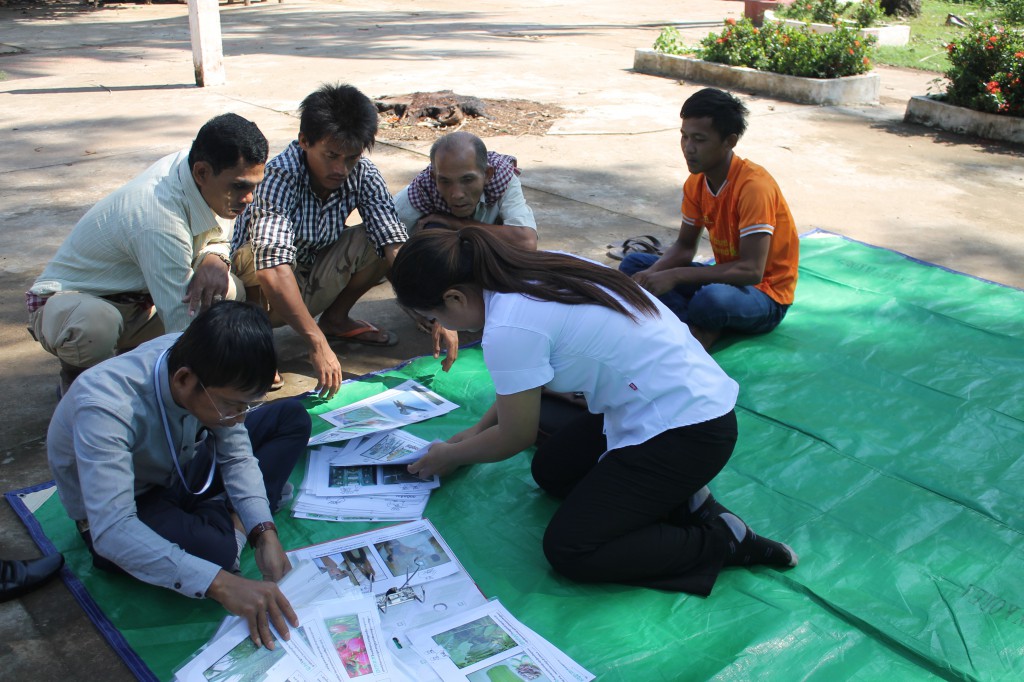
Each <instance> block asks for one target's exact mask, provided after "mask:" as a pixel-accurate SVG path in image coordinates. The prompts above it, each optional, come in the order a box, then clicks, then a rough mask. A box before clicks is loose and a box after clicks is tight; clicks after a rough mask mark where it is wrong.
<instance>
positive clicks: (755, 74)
mask: <svg viewBox="0 0 1024 682" xmlns="http://www.w3.org/2000/svg"><path fill="white" fill-rule="evenodd" d="M633 70H634V71H638V72H640V73H647V74H651V75H654V76H669V77H671V78H680V79H682V80H691V81H697V82H699V83H708V84H709V85H717V86H720V87H722V88H725V89H729V90H745V91H747V92H754V93H757V94H759V95H768V96H769V97H777V98H779V99H785V100H789V101H791V102H798V103H800V104H874V103H876V102H878V93H879V91H880V90H881V80H880V79H879V77H878V74H876V73H864V74H860V75H859V76H845V77H843V78H800V77H797V76H783V75H782V74H780V73H772V72H771V71H757V70H755V69H748V68H747V67H745V66H726V65H725V64H716V63H714V62H706V61H704V60H703V59H696V58H694V57H681V56H679V55H674V54H664V53H662V52H656V51H655V50H648V49H640V50H637V51H636V53H635V54H634V56H633Z"/></svg>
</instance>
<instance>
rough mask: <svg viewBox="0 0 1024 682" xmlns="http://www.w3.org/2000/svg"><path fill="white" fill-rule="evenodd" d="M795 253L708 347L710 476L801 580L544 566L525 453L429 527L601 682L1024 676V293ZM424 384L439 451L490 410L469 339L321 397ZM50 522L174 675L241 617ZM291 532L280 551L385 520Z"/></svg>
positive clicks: (53, 534)
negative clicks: (670, 584) (443, 358)
mask: <svg viewBox="0 0 1024 682" xmlns="http://www.w3.org/2000/svg"><path fill="white" fill-rule="evenodd" d="M801 247H802V252H801V269H800V281H799V285H798V289H797V302H796V305H794V306H793V308H792V309H791V311H790V313H789V315H788V316H787V317H786V319H785V321H784V322H783V323H782V325H781V326H780V327H779V328H778V329H777V330H776V331H774V332H772V333H771V334H768V335H765V336H760V337H754V338H745V339H739V340H735V341H733V342H731V343H729V344H728V345H725V346H724V347H722V348H720V349H717V350H716V352H715V358H716V360H717V361H718V362H719V363H720V364H721V365H722V366H723V367H724V368H725V370H726V371H727V372H728V373H729V374H730V375H731V376H732V377H734V378H735V379H736V380H737V381H738V382H739V384H740V386H741V390H740V399H739V406H738V409H737V413H738V415H739V426H740V439H739V443H738V446H737V449H736V452H735V454H734V456H733V459H732V460H731V462H730V463H729V465H728V466H727V467H726V469H725V470H724V471H723V473H722V474H721V475H720V476H719V477H718V478H717V479H716V480H715V481H714V482H713V484H712V489H713V490H714V492H715V495H716V496H717V497H718V498H719V499H720V500H721V501H722V502H723V503H724V504H725V505H726V506H728V507H730V508H731V509H733V510H734V511H735V512H737V513H738V514H739V515H740V516H742V517H743V518H744V519H745V520H746V521H747V522H748V523H749V524H750V525H751V526H752V527H753V528H754V529H755V530H758V531H760V532H762V533H764V534H765V535H768V536H771V537H774V538H777V539H779V540H783V541H785V542H788V543H789V544H791V545H792V546H793V547H794V548H795V549H796V550H797V551H798V552H799V553H800V556H801V563H800V566H799V567H797V568H795V569H792V570H789V571H785V572H779V571H775V570H771V569H763V568H757V569H754V570H742V569H730V570H727V571H725V572H724V573H723V574H722V576H721V577H720V578H719V581H718V583H717V585H716V586H715V589H714V592H713V593H712V595H711V597H710V598H708V599H701V598H697V597H692V596H688V595H685V594H673V593H665V592H658V591H654V590H647V589H640V588H634V587H624V586H617V585H604V586H594V585H578V584H574V583H572V582H569V581H567V580H564V579H562V578H560V577H558V576H556V575H554V574H553V573H552V572H551V570H550V569H549V567H548V565H547V563H546V562H545V560H544V557H543V555H542V553H541V543H540V538H541V536H542V534H543V531H544V528H545V525H546V523H547V520H548V519H549V518H550V516H551V514H552V511H553V510H554V508H555V505H556V503H555V501H553V500H552V499H549V498H548V497H547V496H546V495H544V494H543V493H541V492H540V491H538V489H537V488H536V486H535V485H534V483H533V481H532V479H531V477H530V472H529V454H528V453H527V454H524V455H519V456H517V457H515V458H513V459H512V460H509V461H506V462H504V463H500V464H493V465H482V466H476V467H472V468H469V469H464V470H462V471H460V472H458V473H457V474H455V475H454V476H452V477H451V478H450V479H449V480H446V481H444V484H443V485H442V487H441V488H440V489H439V490H437V491H435V492H434V494H433V496H432V498H431V501H430V504H429V506H428V507H427V511H426V516H427V517H428V518H429V519H430V520H431V521H432V522H433V523H434V524H435V525H436V526H437V528H438V529H439V531H440V532H441V534H442V535H443V537H444V538H445V539H446V540H447V541H448V543H449V544H450V545H451V547H452V549H453V550H454V551H455V552H456V554H457V555H458V557H459V558H460V559H461V560H462V562H463V564H464V565H465V567H466V569H467V570H468V571H469V573H470V575H471V576H472V577H473V578H474V579H475V580H476V582H477V584H478V585H479V587H480V589H481V591H482V592H483V593H484V594H485V595H486V596H488V597H498V598H500V600H501V602H502V603H503V604H504V605H505V606H506V607H507V608H508V609H509V610H510V611H511V612H512V613H513V614H515V616H516V617H518V618H519V619H520V620H522V621H523V622H524V623H526V624H527V625H528V626H529V627H531V628H532V629H534V630H536V631H537V632H538V633H540V634H541V635H543V636H544V637H546V638H547V639H548V640H550V641H551V642H552V643H554V644H555V645H556V646H558V647H559V648H561V649H563V650H564V651H566V652H567V653H568V654H569V655H570V656H571V657H572V658H573V659H575V660H576V661H578V662H579V663H580V664H582V665H583V666H584V667H586V668H587V669H589V670H590V671H591V672H593V673H595V674H596V675H597V679H599V680H601V681H602V682H605V681H612V680H623V681H628V682H635V681H637V680H643V681H644V682H648V681H654V680H752V679H757V680H786V681H790V680H828V681H830V682H831V681H834V680H918V679H921V680H925V679H934V678H936V677H939V678H948V679H978V680H1005V679H1024V586H1022V583H1021V581H1020V579H1019V578H1020V567H1021V566H1022V565H1024V543H1022V537H1021V533H1022V531H1024V505H1022V499H1021V496H1022V492H1024V459H1022V457H1021V454H1022V450H1024V293H1022V292H1021V291H1018V290H1015V289H1010V288H1006V287H1002V286H999V285H995V284H992V283H988V282H983V281H979V280H977V279H973V278H970V277H967V276H964V275H960V274H957V273H952V272H949V271H946V270H943V269H940V268H937V267H934V266H930V265H928V264H924V263H919V262H915V261H913V260H910V259H907V258H906V257H904V256H901V255H899V254H895V253H892V252H890V251H885V250H882V249H877V248H873V247H870V246H866V245H863V244H858V243H855V242H850V241H848V240H845V239H841V238H838V237H834V236H830V235H825V234H815V235H811V236H810V237H808V238H805V239H803V240H802V242H801ZM637 352H642V349H637ZM408 378H412V379H416V380H417V381H420V382H421V383H424V384H426V385H428V386H430V387H431V388H433V389H434V390H436V391H438V392H439V393H442V394H443V395H445V396H446V397H448V398H450V399H451V400H453V401H455V402H456V403H459V404H460V405H462V406H463V407H462V409H459V410H456V411H455V412H452V413H451V414H449V415H447V416H445V417H443V418H440V419H436V420H433V421H430V422H426V423H422V424H417V425H415V426H412V427H409V429H408V430H409V431H411V432H413V433H415V434H417V435H420V436H422V437H424V438H436V437H446V436H448V435H450V434H452V433H454V432H455V431H457V430H459V429H462V428H464V427H465V426H468V425H469V424H471V423H472V422H473V421H474V420H475V419H476V418H477V417H478V416H479V415H480V414H481V413H482V411H483V410H484V409H486V408H487V407H488V405H489V404H490V401H491V399H492V397H493V395H492V392H491V391H492V388H491V383H490V379H489V377H488V375H487V372H486V370H485V368H484V365H483V362H482V358H481V354H480V351H479V349H476V348H470V349H466V350H464V351H463V352H462V354H461V355H460V357H459V360H458V362H457V363H456V364H455V367H454V368H453V369H452V371H451V373H450V374H444V373H442V372H441V371H440V367H439V363H438V362H437V361H436V360H434V359H433V358H423V359H418V360H415V361H413V362H411V363H409V364H407V365H405V366H403V367H400V368H397V369H395V370H392V371H389V372H386V373H383V374H380V375H376V376H370V377H366V378H364V379H361V380H359V381H356V382H350V383H347V384H346V385H345V386H344V388H343V390H342V392H341V393H340V394H339V395H338V396H337V397H336V398H335V399H334V400H333V401H331V403H330V404H326V405H315V404H314V403H313V402H312V401H309V403H308V404H309V406H310V408H311V411H312V412H313V413H314V414H315V413H319V412H323V411H326V410H327V409H331V408H334V407H337V406H339V405H342V404H345V403H348V402H352V401H355V400H358V399H361V398H364V397H366V396H368V395H371V394H373V393H375V392H378V391H381V390H383V389H384V388H385V387H389V386H393V385H395V384H397V383H399V382H400V381H402V380H405V379H408ZM314 421H315V422H316V421H318V420H316V419H314ZM325 427H326V424H323V427H321V430H322V428H325ZM301 477H302V471H301V469H297V470H296V472H295V474H294V476H293V478H292V480H293V482H294V483H295V484H296V485H297V484H298V483H299V482H300V481H301ZM9 498H10V499H15V498H14V497H13V496H10V495H9ZM35 518H36V519H38V521H39V522H40V524H41V526H42V529H43V531H44V532H45V534H46V536H47V537H48V538H50V539H51V540H52V542H53V544H54V545H55V546H56V547H57V548H58V549H59V550H60V551H62V552H64V554H65V556H66V557H67V560H68V564H69V566H70V568H71V569H72V570H73V572H74V573H75V575H76V576H78V578H80V579H81V581H82V583H83V584H84V586H85V588H86V589H87V590H88V594H89V595H91V597H92V598H93V599H94V600H95V602H96V604H98V605H99V608H100V609H101V610H102V614H103V615H105V616H106V617H107V618H109V620H110V621H111V622H112V623H113V625H114V626H115V627H116V628H117V630H119V631H120V633H122V634H123V636H124V638H125V640H126V641H127V643H128V644H129V645H130V646H131V647H132V648H133V649H134V651H135V652H137V654H138V656H139V657H140V658H141V661H142V662H144V664H145V665H146V666H148V667H149V669H151V670H152V671H153V673H155V675H156V676H157V677H159V678H160V679H166V678H168V677H170V676H171V672H172V670H173V669H174V668H175V667H176V666H177V665H178V664H180V663H181V662H182V661H183V660H184V659H186V658H187V657H188V656H190V655H191V654H192V652H193V651H195V650H196V649H197V648H198V647H200V646H201V645H202V644H203V643H204V642H205V641H206V640H207V639H208V638H209V637H210V635H211V634H212V633H213V631H214V630H215V628H216V626H217V624H218V622H219V621H220V619H221V618H222V617H223V616H224V612H223V610H222V609H221V608H220V606H219V605H217V604H216V603H214V602H212V601H196V600H190V599H187V598H184V597H181V596H178V595H176V594H174V593H172V592H169V591H166V590H160V589H157V588H153V587H149V586H145V585H142V584H140V583H138V582H136V581H133V580H131V579H128V578H120V577H114V576H110V575H107V574H103V573H99V572H97V571H95V570H93V569H92V567H91V564H90V561H89V557H88V553H87V552H86V550H85V549H84V547H83V546H82V544H81V541H80V540H79V538H78V536H77V534H76V533H75V530H74V528H73V526H72V524H71V523H70V522H69V521H68V520H67V519H66V517H65V515H64V512H63V510H62V508H61V507H60V503H59V501H58V499H57V498H56V496H53V497H52V498H51V499H50V500H49V501H47V502H46V503H45V504H44V505H43V506H42V507H41V508H40V509H39V510H38V511H37V512H36V514H35ZM276 520H277V522H278V525H279V527H280V528H281V534H282V539H283V541H284V543H285V546H286V548H295V547H299V546H302V545H306V544H310V543H314V542H322V541H324V540H328V539H332V538H336V537H340V536H342V535H349V534H352V533H356V532H359V531H362V530H365V529H367V528H370V527H374V526H370V525H368V524H334V523H327V522H316V521H299V520H295V519H291V518H289V517H288V515H287V514H286V513H281V514H279V515H278V518H277V519H276ZM30 521H31V520H30ZM30 525H31V523H30ZM244 558H245V562H244V563H243V568H244V569H246V571H247V574H249V575H256V572H255V570H254V567H253V565H252V560H251V554H250V553H249V552H248V551H247V553H246V555H245V557H244ZM623 560H624V561H625V560H629V558H628V557H623ZM142 672H143V674H144V673H145V671H144V669H143V671H142Z"/></svg>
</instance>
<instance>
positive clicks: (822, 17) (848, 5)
mask: <svg viewBox="0 0 1024 682" xmlns="http://www.w3.org/2000/svg"><path fill="white" fill-rule="evenodd" d="M1008 1H1017V2H1024V0H1008ZM775 16H777V17H781V18H783V19H796V20H797V21H813V22H815V23H818V24H832V25H833V26H838V25H839V24H841V23H843V21H844V20H849V21H852V22H854V23H855V24H856V25H857V26H858V27H860V28H865V27H867V26H874V25H875V24H876V23H877V22H878V20H879V18H881V16H882V8H881V7H879V5H878V0H863V1H862V2H844V1H843V0H797V1H796V2H794V3H792V4H790V5H787V6H785V7H783V8H781V9H780V10H778V11H777V12H776V13H775Z"/></svg>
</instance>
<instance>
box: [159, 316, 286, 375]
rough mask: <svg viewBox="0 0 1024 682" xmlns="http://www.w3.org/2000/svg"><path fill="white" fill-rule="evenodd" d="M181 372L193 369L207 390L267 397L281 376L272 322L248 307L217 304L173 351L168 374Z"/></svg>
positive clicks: (172, 347) (178, 342) (187, 332)
mask: <svg viewBox="0 0 1024 682" xmlns="http://www.w3.org/2000/svg"><path fill="white" fill-rule="evenodd" d="M181 367H188V368H189V369H191V370H192V372H194V373H195V375H196V376H197V377H198V378H199V380H200V381H201V382H203V385H204V386H206V387H207V388H212V387H227V388H233V389H237V390H239V391H243V392H245V393H261V394H262V393H266V392H267V391H268V390H270V385H271V384H272V383H274V374H275V373H276V372H277V354H276V353H275V352H274V330H273V328H272V327H271V326H270V319H269V318H268V317H267V314H266V313H265V312H263V311H262V310H261V309H260V308H257V307H256V306H254V305H249V304H247V303H239V302H238V301H221V302H220V303H215V304H213V305H212V306H210V307H209V308H207V309H206V310H204V311H203V312H201V313H199V315H197V316H196V318H195V319H194V320H192V324H190V325H189V326H188V327H187V328H186V329H185V332H184V333H183V334H182V335H181V336H180V337H178V340H177V341H175V342H174V345H173V346H171V352H170V355H169V356H168V358H167V372H168V375H169V376H174V373H175V372H177V371H178V369H180V368H181Z"/></svg>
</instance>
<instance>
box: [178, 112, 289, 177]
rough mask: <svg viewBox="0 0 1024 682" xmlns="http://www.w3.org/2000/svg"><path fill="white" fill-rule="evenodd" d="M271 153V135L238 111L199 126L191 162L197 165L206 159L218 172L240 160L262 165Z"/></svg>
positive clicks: (191, 152)
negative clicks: (269, 140) (269, 149)
mask: <svg viewBox="0 0 1024 682" xmlns="http://www.w3.org/2000/svg"><path fill="white" fill-rule="evenodd" d="M268 153H269V152H268V146H267V138H266V137H264V136H263V133H261V132H260V129H259V128H257V127H256V124H255V123H253V122H252V121H249V120H246V119H244V118H242V117H241V116H239V115H238V114H221V115H220V116H214V117H213V118H211V119H210V120H209V121H207V122H206V124H205V125H203V127H202V128H200V129H199V134H198V135H196V139H195V140H193V141H192V149H191V150H189V153H188V166H189V168H193V167H194V166H195V165H196V164H197V163H198V162H200V161H205V162H206V163H208V164H210V166H212V167H213V174H214V175H217V174H218V173H220V172H221V171H222V170H224V169H225V168H231V167H233V166H236V165H237V164H238V162H239V161H242V162H244V163H245V164H246V165H248V166H255V165H257V164H259V165H261V166H262V165H263V164H265V163H266V162H267V154H268Z"/></svg>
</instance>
